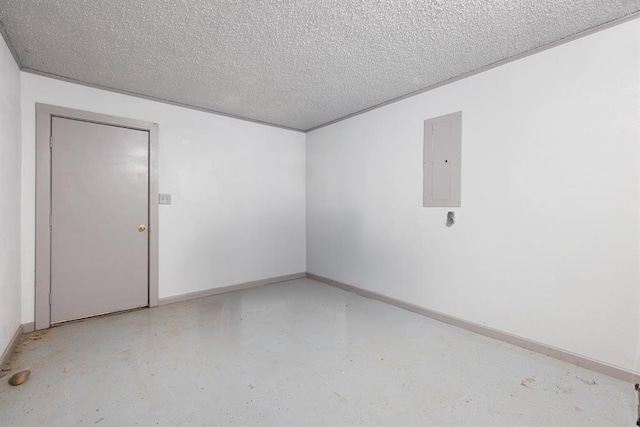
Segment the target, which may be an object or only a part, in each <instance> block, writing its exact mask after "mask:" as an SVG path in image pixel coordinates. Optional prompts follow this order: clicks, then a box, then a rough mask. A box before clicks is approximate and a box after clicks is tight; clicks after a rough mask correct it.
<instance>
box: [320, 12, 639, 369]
mask: <svg viewBox="0 0 640 427" xmlns="http://www.w3.org/2000/svg"><path fill="white" fill-rule="evenodd" d="M639 55H640V20H633V21H631V22H627V23H625V24H621V25H618V26H615V27H613V28H610V29H608V30H605V31H602V32H598V33H596V34H593V35H590V36H587V37H584V38H581V39H578V40H576V41H573V42H571V43H568V44H564V45H561V46H559V47H556V48H553V49H550V50H547V51H544V52H541V53H538V54H536V55H533V56H530V57H527V58H524V59H521V60H518V61H515V62H512V63H509V64H507V65H504V66H501V67H498V68H495V69H493V70H490V71H487V72H484V73H481V74H478V75H475V76H473V77H470V78H467V79H464V80H461V81H458V82H455V83H452V84H449V85H447V86H444V87H441V88H439V89H436V90H432V91H429V92H426V93H423V94H421V95H418V96H415V97H411V98H408V99H406V100H403V101H400V102H397V103H394V104H391V105H388V106H386V107H383V108H380V109H377V110H373V111H371V112H368V113H365V114H363V115H359V116H356V117H354V118H351V119H348V120H346V121H343V122H339V123H336V124H334V125H332V126H329V127H325V128H321V129H319V130H317V131H314V132H311V133H309V134H308V135H307V239H308V242H307V251H308V259H307V264H308V271H309V272H310V273H314V274H317V275H321V276H324V277H328V278H331V279H334V280H338V281H342V282H345V283H348V284H352V285H355V286H359V287H361V288H365V289H368V290H371V291H375V292H378V293H381V294H384V295H387V296H391V297H395V298H398V299H400V300H404V301H407V302H411V303H413V304H416V305H419V306H422V307H426V308H429V309H432V310H436V311H440V312H443V313H446V314H449V315H452V316H456V317H460V318H463V319H466V320H468V321H471V322H475V323H478V324H482V325H486V326H489V327H493V328H496V329H499V330H502V331H505V332H509V333H512V334H516V335H520V336H523V337H526V338H529V339H532V340H536V341H540V342H542V343H546V344H548V345H551V346H556V347H559V348H562V349H565V350H568V351H571V352H575V353H578V354H580V355H583V356H586V357H590V358H593V359H596V360H600V361H603V362H606V363H609V364H612V365H616V366H619V367H623V368H626V369H630V370H634V371H640V364H639V361H638V355H637V350H636V349H637V348H638V344H639V343H638V334H639V332H640V331H639V327H640V310H639V307H640V301H639V287H640V274H639V265H640V262H639V261H640V250H639V243H640V241H639V236H640V226H639V225H640V197H639V196H640V194H639V182H640V180H639V179H640V167H639V166H640V150H639V136H640V129H639V123H640V122H639V119H640V102H639V99H640V91H639V86H640V84H639V83H640V82H639V79H640V67H639V62H640V57H639ZM459 110H461V111H462V112H463V119H462V122H463V129H462V175H463V176H462V208H459V209H447V208H423V207H421V205H422V137H423V135H422V126H423V121H424V120H425V119H427V118H431V117H435V116H439V115H443V114H447V113H451V112H455V111H459ZM447 210H454V211H456V215H457V218H458V222H457V224H456V225H455V226H453V227H452V228H446V227H445V219H446V212H447ZM416 339H420V337H416Z"/></svg>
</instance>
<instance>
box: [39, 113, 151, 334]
mask: <svg viewBox="0 0 640 427" xmlns="http://www.w3.org/2000/svg"><path fill="white" fill-rule="evenodd" d="M51 135H52V144H51V146H52V148H51V301H50V303H51V323H52V324H54V323H60V322H64V321H68V320H74V319H80V318H84V317H90V316H95V315H100V314H105V313H112V312H116V311H121V310H127V309H131V308H137V307H142V306H147V305H148V304H149V267H148V266H149V237H148V236H149V234H148V231H147V230H146V226H147V224H148V219H149V133H148V132H147V131H141V130H135V129H128V128H123V127H117V126H110V125H104V124H98V123H92V122H86V121H80V120H72V119H66V118H59V117H53V118H52V123H51Z"/></svg>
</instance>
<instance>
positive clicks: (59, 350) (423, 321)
mask: <svg viewBox="0 0 640 427" xmlns="http://www.w3.org/2000/svg"><path fill="white" fill-rule="evenodd" d="M21 369H30V370H31V371H32V374H31V377H30V378H29V380H28V381H27V382H26V383H24V384H23V385H21V386H18V387H12V386H10V385H8V384H7V379H8V378H9V376H5V377H4V378H3V379H2V380H1V381H0V425H2V426H9V425H20V426H39V425H41V426H44V425H46V426H75V425H97V426H100V427H105V426H129V425H140V426H146V425H165V426H177V425H195V426H208V425H292V426H304V425H325V426H341V425H394V426H401V425H407V426H410V425H411V426H412V425H420V426H633V425H635V417H636V414H635V411H636V407H635V405H636V395H635V391H634V390H633V385H632V384H629V383H625V382H622V381H619V380H616V379H613V378H610V377H607V376H603V375H600V374H597V373H594V372H591V371H588V370H586V369H582V368H579V367H576V366H573V365H570V364H567V363H564V362H560V361H558V360H555V359H551V358H549V357H546V356H542V355H540V354H537V353H532V352H530V351H527V350H524V349H521V348H518V347H514V346H511V345H509V344H505V343H502V342H499V341H496V340H493V339H490V338H486V337H483V336H480V335H476V334H473V333H470V332H467V331H465V330H462V329H458V328H455V327H452V326H449V325H446V324H443V323H440V322H437V321H434V320H431V319H428V318H425V317H422V316H420V315H417V314H414V313H410V312H407V311H404V310H401V309H399V308H396V307H393V306H390V305H386V304H383V303H381V302H378V301H374V300H370V299H366V298H362V297H360V296H357V295H354V294H352V293H349V292H345V291H342V290H340V289H336V288H332V287H329V286H326V285H323V284H320V283H318V282H314V281H312V280H308V279H302V280H294V281H290V282H285V283H279V284H275V285H269V286H264V287H260V288H256V289H251V290H245V291H240V292H235V293H230V294H225V295H219V296H215V297H209V298H203V299H199V300H193V301H188V302H184V303H178V304H173V305H168V306H164V307H159V308H153V309H145V310H139V311H135V312H130V313H124V314H119V315H115V316H110V317H102V318H95V319H90V320H86V321H83V322H78V323H73V324H68V325H64V326H60V327H57V328H53V329H50V330H48V331H45V332H44V333H34V334H29V335H27V336H25V338H24V340H23V342H22V343H21V344H20V345H19V347H18V353H17V354H16V357H15V360H14V361H13V370H12V372H17V371H19V370H21Z"/></svg>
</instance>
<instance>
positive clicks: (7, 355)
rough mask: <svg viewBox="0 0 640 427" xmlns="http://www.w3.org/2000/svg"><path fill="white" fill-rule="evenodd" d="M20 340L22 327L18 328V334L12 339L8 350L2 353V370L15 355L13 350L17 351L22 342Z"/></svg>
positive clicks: (0, 360)
mask: <svg viewBox="0 0 640 427" xmlns="http://www.w3.org/2000/svg"><path fill="white" fill-rule="evenodd" d="M20 338H22V325H20V326H18V328H17V329H16V332H15V333H14V334H13V337H11V341H9V344H7V348H5V349H4V352H3V353H2V357H0V369H2V367H3V366H4V365H5V363H7V362H8V361H9V359H11V355H12V354H13V350H15V349H16V346H17V345H18V343H19V342H20Z"/></svg>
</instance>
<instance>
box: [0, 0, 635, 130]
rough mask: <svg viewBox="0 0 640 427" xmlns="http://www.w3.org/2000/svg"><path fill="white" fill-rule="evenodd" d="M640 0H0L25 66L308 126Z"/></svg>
mask: <svg viewBox="0 0 640 427" xmlns="http://www.w3.org/2000/svg"><path fill="white" fill-rule="evenodd" d="M638 10H640V0H545V1H540V0H525V1H523V0H519V1H515V0H430V1H425V0H351V1H339V0H280V1H278V0H235V1H229V0H209V1H206V0H137V1H131V0H109V1H87V0H57V1H54V0H0V22H1V23H2V25H3V26H4V28H5V31H6V34H7V36H8V38H9V40H10V43H11V44H12V45H13V47H14V49H15V51H16V52H17V55H18V57H19V60H20V62H21V63H22V67H23V68H24V69H30V70H34V71H40V72H45V73H50V74H54V75H57V76H63V77H66V78H70V79H75V80H79V81H82V82H87V83H90V84H94V85H100V86H104V87H108V88H113V89H117V90H121V91H128V92H133V93H136V94H141V95H145V96H151V97H155V98H161V99H164V100H170V101H173V102H178V103H182V104H187V105H190V106H194V107H199V108H203V109H207V110H213V111H218V112H223V113H226V114H231V115H235V116H239V117H244V118H249V119H253V120H259V121H264V122H268V123H272V124H277V125H281V126H287V127H291V128H295V129H300V130H307V129H309V128H313V127H315V126H318V125H321V124H323V123H326V122H329V121H332V120H335V119H338V118H341V117H344V116H346V115H349V114H352V113H355V112H358V111H361V110H363V109H366V108H369V107H372V106H374V105H377V104H380V103H382V102H385V101H388V100H390V99H393V98H396V97H399V96H403V95H406V94H408V93H411V92H414V91H417V90H420V89H423V88H425V87H429V86H432V85H434V84H437V83H440V82H442V81H445V80H447V79H450V78H453V77H456V76H459V75H461V74H464V73H467V72H470V71H473V70H476V69H479V68H481V67H484V66H487V65H489V64H492V63H494V62H496V61H500V60H503V59H506V58H509V57H512V56H515V55H518V54H521V53H523V52H527V51H529V50H532V49H535V48H537V47H541V46H544V45H546V44H549V43H552V42H555V41H557V40H560V39H562V38H565V37H568V36H571V35H575V34H577V33H580V32H582V31H585V30H587V29H590V28H593V27H595V26H597V25H600V24H603V23H606V22H609V21H612V20H615V19H618V18H621V17H624V16H627V15H629V14H631V13H634V12H637V11H638Z"/></svg>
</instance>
